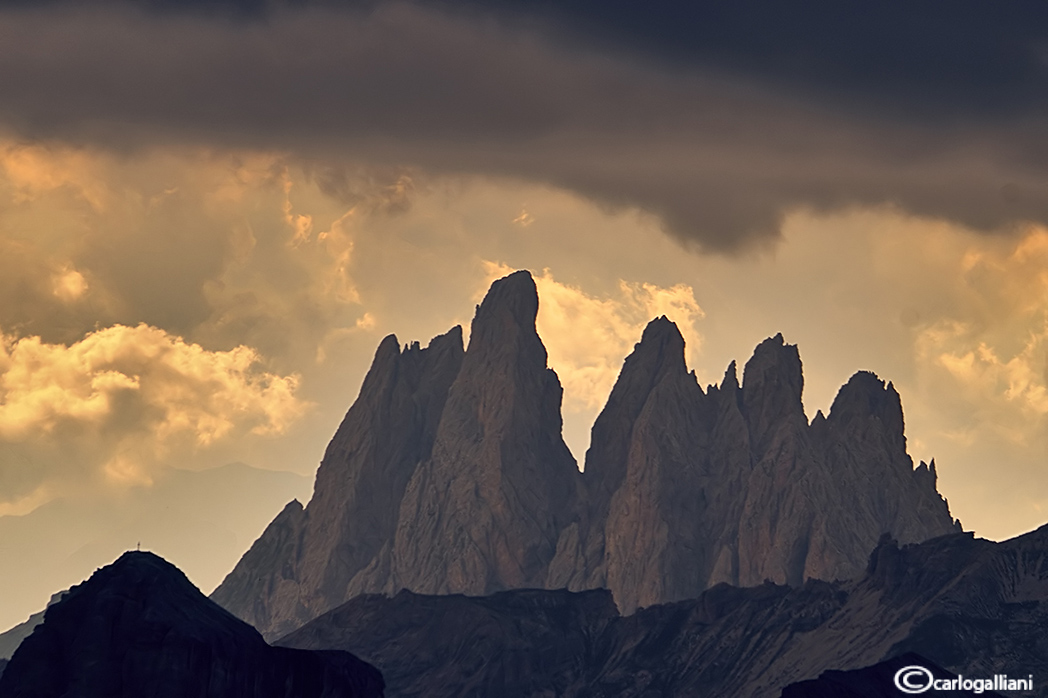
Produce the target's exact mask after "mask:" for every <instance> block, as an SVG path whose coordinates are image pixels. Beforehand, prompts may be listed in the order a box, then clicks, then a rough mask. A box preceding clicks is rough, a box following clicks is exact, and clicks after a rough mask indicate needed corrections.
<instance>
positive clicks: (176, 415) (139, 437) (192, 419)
mask: <svg viewBox="0 0 1048 698" xmlns="http://www.w3.org/2000/svg"><path fill="white" fill-rule="evenodd" d="M0 337H2V341H0V439H2V440H3V441H5V442H8V443H9V444H10V443H17V444H22V445H28V446H29V447H33V446H34V445H40V444H42V443H44V442H46V441H47V440H48V439H49V438H50V435H51V434H52V433H54V432H56V431H58V430H60V429H61V430H62V434H63V438H65V439H69V438H72V439H73V440H74V441H77V440H79V442H82V443H81V446H82V451H83V459H84V464H85V467H96V468H98V469H99V471H100V472H101V474H103V475H104V476H105V477H106V478H107V479H109V480H110V481H113V482H116V483H143V482H148V481H149V479H150V471H151V469H152V468H153V467H155V465H156V463H157V461H158V459H160V458H161V457H163V456H165V455H169V453H170V452H171V451H172V450H173V449H177V450H179V451H183V452H185V451H186V449H188V450H189V451H193V450H198V449H202V448H208V447H210V446H212V445H214V444H215V443H216V442H218V441H221V440H223V439H228V438H230V437H233V436H235V435H244V434H254V435H261V436H267V435H275V434H281V433H283V432H284V431H285V430H286V429H287V428H288V427H289V425H291V424H292V423H293V422H294V421H295V420H297V419H298V418H299V417H300V416H301V415H302V414H303V412H304V411H305V409H306V407H307V405H306V403H304V402H303V401H301V400H300V399H299V398H298V397H297V396H296V395H295V392H296V390H297V388H298V384H299V377H298V376H297V375H295V374H292V375H288V376H281V375H277V374H274V373H271V372H267V371H265V370H263V369H261V368H260V357H259V355H258V354H257V352H255V351H254V350H253V349H251V348H249V347H246V346H238V347H236V348H234V349H231V350H229V351H208V350H206V349H204V348H203V347H201V346H200V345H198V344H192V343H189V342H186V341H185V340H183V339H182V338H181V337H177V336H173V335H171V334H169V333H167V332H165V331H164V330H161V329H159V328H156V327H150V326H148V325H145V324H140V325H138V326H136V327H127V326H124V325H115V326H112V327H108V328H106V329H103V330H99V331H96V332H92V333H91V334H89V335H87V336H86V337H84V338H83V339H82V340H80V341H79V342H76V343H74V344H72V345H70V346H66V345H64V344H48V343H45V342H43V341H41V339H40V338H39V337H22V338H16V337H14V336H11V335H0ZM70 435H72V436H70ZM41 487H43V488H45V489H48V488H49V483H48V482H47V481H46V477H45V478H44V482H43V483H42V484H41V485H39V487H38V488H37V489H38V490H39V489H40V488H41ZM59 489H60V488H59ZM23 498H24V497H23ZM38 498H39V497H37V499H38ZM30 499H32V500H33V501H35V499H33V496H32V495H30Z"/></svg>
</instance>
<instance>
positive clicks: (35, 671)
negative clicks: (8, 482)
mask: <svg viewBox="0 0 1048 698" xmlns="http://www.w3.org/2000/svg"><path fill="white" fill-rule="evenodd" d="M382 689H383V682H382V677H381V675H380V674H379V672H378V671H376V670H375V668H374V667H372V666H370V665H368V664H366V663H364V662H362V661H360V660H359V659H357V658H356V657H354V656H353V655H351V654H349V653H346V652H341V651H324V652H309V651H301V650H290V649H285V648H279V647H270V646H269V645H267V644H266V643H265V641H264V640H263V639H262V637H261V635H259V634H258V632H257V631H256V630H255V629H254V628H252V627H251V626H249V625H247V624H246V623H244V622H243V621H240V620H238V619H237V618H234V617H233V616H232V615H230V614H229V613H228V612H226V611H225V610H223V609H222V608H220V607H219V606H218V605H217V604H215V603H214V602H212V601H210V600H208V599H207V598H206V597H205V596H204V595H203V594H201V593H200V592H199V591H198V590H197V588H196V587H194V586H193V585H192V584H191V583H190V582H189V580H188V579H186V577H185V575H183V574H182V573H181V572H180V571H179V570H178V569H177V568H175V567H174V566H172V565H170V564H168V563H167V562H165V561H164V560H162V559H161V558H159V557H157V556H155V555H153V554H151V553H140V552H128V553H125V554H124V555H123V556H121V557H120V559H118V560H117V561H116V562H114V563H113V564H111V565H109V566H107V567H103V568H102V569H100V570H98V571H97V572H95V574H93V575H92V576H91V578H90V579H88V580H87V581H86V582H84V583H82V584H79V585H77V586H75V587H73V588H72V589H71V590H70V591H69V593H68V594H67V595H66V596H65V598H63V599H62V600H61V601H59V602H58V603H56V604H54V605H53V606H51V607H49V608H48V609H47V613H46V615H45V617H44V622H43V623H42V624H41V625H39V626H37V627H36V629H35V630H34V631H33V633H32V634H31V635H30V636H29V637H28V638H26V639H25V640H24V641H23V642H22V644H21V645H19V647H18V650H17V651H16V652H15V654H14V656H13V657H12V658H11V660H10V662H9V663H8V664H7V667H6V669H5V670H4V672H3V675H2V676H0V696H3V697H4V698H20V697H26V698H29V697H32V698H62V697H71V696H76V697H77V698H96V697H97V698H102V697H105V698H142V697H143V696H156V697H158V698H159V697H162V696H171V697H172V698H174V697H176V696H177V697H179V698H197V697H199V698H205V697H206V698H238V697H242V698H380V697H381V696H382V694H383V693H382Z"/></svg>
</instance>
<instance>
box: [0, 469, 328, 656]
mask: <svg viewBox="0 0 1048 698" xmlns="http://www.w3.org/2000/svg"><path fill="white" fill-rule="evenodd" d="M309 487H310V479H309V478H306V477H303V476H301V475H296V474H294V473H287V472H274V471H269V470H260V469H258V468H252V467H249V466H247V465H244V464H240V463H237V464H231V465H226V466H223V467H220V468H215V469H212V470H204V471H199V472H192V471H188V470H168V471H166V472H164V473H162V474H161V475H160V476H159V477H158V478H157V480H156V483H155V484H154V485H153V487H151V488H140V489H135V490H132V491H130V492H129V493H127V495H126V496H123V497H121V498H119V499H116V498H114V499H111V500H102V501H97V500H96V501H92V502H78V501H55V502H51V503H49V504H46V505H44V506H42V507H40V508H39V509H37V510H35V511H33V512H31V513H29V514H26V515H25V516H4V517H0V589H2V590H3V593H2V595H0V629H6V628H10V627H12V626H14V625H16V624H18V623H21V622H23V621H25V620H26V619H27V618H28V617H29V615H30V614H31V613H34V612H37V611H40V610H41V609H43V608H44V606H45V604H46V603H47V601H48V598H49V597H50V595H51V594H52V593H53V592H55V591H58V590H61V589H66V588H68V587H70V586H72V585H73V584H76V583H79V582H81V581H83V580H84V579H86V578H87V577H88V576H89V575H90V574H91V573H92V572H93V571H94V570H95V569H96V568H98V567H101V566H102V565H104V564H107V563H108V562H110V561H112V560H113V559H114V558H116V557H117V556H118V555H119V554H120V553H121V552H123V551H125V550H134V549H135V546H136V545H137V544H138V543H139V542H140V543H141V544H142V549H143V550H153V551H155V552H158V553H161V554H163V555H164V556H165V557H168V558H169V559H171V560H174V561H176V562H177V563H178V564H179V566H180V567H182V568H183V569H184V570H185V572H186V574H187V575H188V576H189V577H190V578H191V579H192V580H193V582H194V583H195V584H197V585H198V586H200V587H201V588H203V589H205V590H210V589H212V588H214V586H215V585H217V584H218V582H219V581H220V580H221V579H222V576H223V575H224V574H226V573H227V572H228V571H229V567H230V565H232V564H233V563H234V562H235V561H236V559H237V558H238V557H239V556H240V555H242V554H243V553H244V551H245V550H247V549H248V547H249V546H250V545H251V541H253V540H254V539H255V538H257V537H258V535H259V533H260V532H261V531H262V529H263V528H265V525H266V522H267V521H268V520H269V519H270V518H272V516H273V511H274V510H278V509H279V508H280V507H281V506H283V504H284V503H285V502H287V501H288V499H289V498H292V497H301V498H305V497H306V496H308V493H309ZM2 656H9V655H8V654H6V653H0V657H2Z"/></svg>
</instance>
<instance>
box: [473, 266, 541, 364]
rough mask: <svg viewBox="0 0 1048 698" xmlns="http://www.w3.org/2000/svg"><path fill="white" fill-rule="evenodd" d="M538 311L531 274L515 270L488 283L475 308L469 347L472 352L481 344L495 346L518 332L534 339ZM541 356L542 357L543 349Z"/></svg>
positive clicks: (537, 295)
mask: <svg viewBox="0 0 1048 698" xmlns="http://www.w3.org/2000/svg"><path fill="white" fill-rule="evenodd" d="M538 312H539V293H538V289H537V288H536V287H535V280H534V279H532V278H531V272H529V271H526V270H521V271H516V272H513V273H512V274H510V275H509V276H506V277H503V278H501V279H499V280H498V281H496V282H495V283H493V284H491V288H490V289H488V293H487V295H486V296H484V300H483V301H482V302H481V304H480V305H478V306H477V314H476V315H475V316H474V317H473V324H472V325H471V330H470V335H469V344H470V346H469V348H470V349H471V350H472V351H473V352H474V353H475V352H476V351H477V349H478V348H479V346H480V345H483V346H485V347H497V346H498V345H501V344H503V343H505V342H506V341H507V339H511V338H512V337H514V336H516V335H517V334H518V333H521V332H523V334H525V335H528V336H529V337H530V336H534V338H535V339H536V340H537V339H538V333H537V332H536V331H535V318H536V317H537V316H538ZM539 345H540V346H541V342H539ZM542 353H543V356H545V349H542Z"/></svg>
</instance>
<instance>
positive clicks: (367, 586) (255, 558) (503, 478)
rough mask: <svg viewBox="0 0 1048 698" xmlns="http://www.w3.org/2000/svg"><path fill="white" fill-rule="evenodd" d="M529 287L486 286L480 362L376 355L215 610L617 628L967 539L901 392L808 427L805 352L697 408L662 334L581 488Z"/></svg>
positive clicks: (449, 340) (756, 358)
mask: <svg viewBox="0 0 1048 698" xmlns="http://www.w3.org/2000/svg"><path fill="white" fill-rule="evenodd" d="M537 311H538V296H537V292H536V288H535V284H534V281H533V280H532V278H531V276H530V274H529V273H528V272H523V271H522V272H516V273H514V274H511V275H510V276H508V277H506V278H504V279H500V280H499V281H496V282H495V283H494V284H493V285H492V287H491V290H490V291H489V292H488V295H487V296H486V297H485V299H484V301H483V302H482V303H481V305H480V306H478V308H477V314H476V317H475V318H474V320H473V324H472V330H471V334H470V345H469V348H468V349H467V350H465V351H464V352H463V349H462V335H461V330H460V329H459V328H454V329H452V330H451V331H450V332H449V333H448V334H446V335H441V336H440V337H437V338H435V339H434V340H433V341H432V342H431V343H430V345H429V347H427V348H425V349H421V348H419V345H418V344H417V343H416V344H413V345H411V346H410V347H407V348H405V349H404V350H403V351H400V350H399V343H398V341H397V339H396V338H395V337H393V336H392V335H391V336H390V337H387V338H386V339H384V340H383V341H382V343H381V344H380V346H379V349H378V351H377V352H376V356H375V361H374V363H373V365H372V367H371V369H370V371H369V372H368V375H367V377H366V378H365V380H364V384H363V386H362V388H361V392H360V396H359V397H358V399H357V401H356V402H355V403H354V405H353V406H352V407H351V408H350V410H349V413H348V414H347V415H346V418H345V420H344V421H343V423H342V425H341V426H340V427H339V430H338V432H337V433H336V435H335V438H334V440H333V441H332V443H331V445H330V446H329V447H328V450H327V452H326V453H325V456H324V459H323V461H322V463H321V466H320V470H319V471H318V473H317V481H316V486H315V488H314V494H313V498H312V499H311V500H310V502H309V504H308V505H307V506H306V507H305V508H303V507H302V506H301V505H300V504H298V503H297V502H293V503H292V504H289V505H288V507H286V508H285V509H284V511H283V512H281V513H280V515H279V516H277V518H276V519H274V521H273V522H272V523H271V524H270V526H269V527H268V528H267V529H266V531H265V532H264V533H263V535H262V536H261V537H260V538H259V540H258V541H256V543H255V544H254V545H253V546H252V548H251V550H250V551H249V552H248V553H247V554H246V555H245V556H244V557H243V558H242V559H241V561H240V562H239V563H238V564H237V566H236V568H235V569H234V570H233V571H232V572H231V573H230V574H229V576H228V577H227V578H226V580H225V581H224V582H223V583H222V584H221V585H220V586H219V587H218V589H216V590H215V592H214V594H213V595H212V598H213V599H214V600H215V601H217V602H218V603H220V604H222V605H223V606H225V607H226V608H227V609H229V610H230V611H232V612H233V613H235V614H236V615H238V616H239V617H241V618H243V619H245V620H247V621H249V622H251V623H252V624H254V625H255V626H256V627H258V628H259V629H260V630H261V631H262V633H263V634H264V635H265V636H266V637H267V638H273V637H277V636H280V635H282V634H284V633H286V632H288V631H289V630H291V629H293V628H295V627H298V626H300V625H302V624H303V623H305V622H307V621H309V620H310V619H312V618H314V617H316V616H318V615H319V614H321V613H323V612H325V611H327V610H330V609H332V608H334V607H336V606H338V605H339V604H341V603H343V602H344V601H346V600H348V599H350V598H353V597H354V596H356V595H358V594H361V593H381V594H387V595H388V594H394V593H396V592H398V591H399V590H401V589H410V590H412V591H414V592H418V593H429V594H448V593H468V594H475V595H476V594H489V593H493V592H497V591H500V590H506V589H514V588H521V587H546V588H554V589H555V588H567V589H570V590H576V591H578V590H585V589H593V588H607V589H610V590H611V592H612V593H613V595H614V599H615V602H616V604H617V605H618V607H619V609H620V610H622V611H623V612H624V613H631V612H632V611H634V610H635V609H637V608H642V607H645V606H651V605H655V604H660V603H665V602H667V601H674V600H679V599H687V598H694V597H696V596H698V595H699V594H700V593H701V592H702V591H703V590H705V589H708V588H710V587H712V586H714V585H716V584H718V583H722V582H725V583H729V584H733V585H741V586H749V585H756V584H761V583H762V582H763V581H764V580H771V581H772V582H775V583H778V584H790V585H794V586H797V585H801V584H803V583H804V581H805V580H806V579H811V578H820V579H828V580H833V579H846V578H850V577H854V576H857V575H859V574H861V573H862V571H863V569H864V567H865V565H866V561H867V558H868V556H869V553H870V551H871V550H872V549H873V548H874V546H875V545H876V544H877V541H878V539H879V538H880V536H881V535H882V534H883V533H890V534H891V535H892V536H893V537H894V538H895V539H897V540H900V541H902V542H903V543H912V542H917V541H921V540H926V539H928V538H932V537H935V536H940V535H943V534H947V533H952V532H957V531H959V530H960V525H959V523H958V522H955V521H954V520H953V519H952V518H951V516H950V513H949V509H948V507H947V504H946V502H945V501H944V500H943V499H942V498H941V497H940V496H939V494H938V492H937V491H936V488H935V468H934V464H933V465H931V466H926V465H924V464H923V463H922V464H921V465H920V466H918V467H917V468H916V469H915V468H914V467H913V462H912V460H911V459H910V457H909V456H908V455H907V454H906V448H905V443H906V442H905V436H904V435H903V416H902V408H901V403H900V400H899V396H898V393H897V392H896V391H895V389H894V387H893V386H892V385H891V384H890V383H888V384H885V383H884V382H883V381H881V380H880V379H878V378H877V377H876V376H874V375H873V374H870V373H864V372H860V373H858V374H856V375H855V376H853V377H852V379H851V380H850V381H849V382H848V384H847V385H845V386H844V387H843V388H842V389H841V391H840V393H839V394H838V396H837V399H836V400H835V402H834V405H833V408H832V409H831V410H830V414H829V416H828V417H823V416H822V415H821V413H820V414H818V415H816V417H815V419H814V420H812V422H811V423H810V424H809V422H808V419H807V417H806V416H805V414H804V410H803V406H802V403H801V392H802V390H803V376H802V371H801V362H800V356H799V353H798V351H797V348H796V347H795V346H793V345H789V344H786V343H785V341H784V340H783V338H782V336H781V335H777V336H776V337H773V338H770V339H768V340H765V341H764V342H762V343H761V344H760V345H759V346H758V347H757V349H756V350H755V352H754V354H753V356H752V358H750V360H749V361H748V362H747V363H746V366H745V369H744V372H743V381H742V384H741V385H740V384H739V381H738V377H737V372H736V368H735V364H734V362H733V363H732V364H731V365H730V366H729V367H728V370H727V371H726V373H725V377H724V380H723V381H722V383H721V384H720V385H719V386H709V388H708V389H707V390H705V391H704V390H703V389H702V388H701V386H699V384H698V382H697V381H696V379H695V375H694V373H693V372H692V373H689V372H688V370H687V368H686V366H685V363H684V340H683V338H682V337H681V334H680V332H679V331H678V329H677V327H676V325H674V324H673V323H672V322H670V321H669V320H668V319H667V318H665V317H660V318H657V319H655V320H653V321H652V322H651V323H650V324H649V325H648V327H647V328H646V329H645V330H644V333H643V336H642V337H641V341H640V342H639V343H638V344H637V345H636V347H635V348H634V351H633V352H632V353H631V354H630V356H629V357H627V358H626V360H625V363H624V366H623V369H622V372H621V374H620V376H619V378H618V381H617V382H616V384H615V387H614V389H613V390H612V393H611V395H610V397H609V399H608V403H607V405H606V406H605V408H604V410H603V411H602V412H601V414H600V416H599V417H598V418H597V420H596V422H595V424H594V426H593V438H592V440H591V443H592V445H591V447H590V449H589V451H588V452H587V455H586V467H585V471H584V472H583V473H580V472H579V471H578V469H577V467H576V465H575V462H574V459H573V458H572V457H571V454H570V452H569V451H568V449H567V447H566V446H565V445H564V442H563V440H562V438H561V417H560V403H561V387H560V383H559V380H558V379H557V376H556V374H555V373H554V372H553V371H552V370H551V369H549V368H548V367H547V365H546V351H545V348H544V347H543V345H542V342H541V340H540V339H539V337H538V334H537V333H536V331H535V318H536V314H537Z"/></svg>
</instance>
